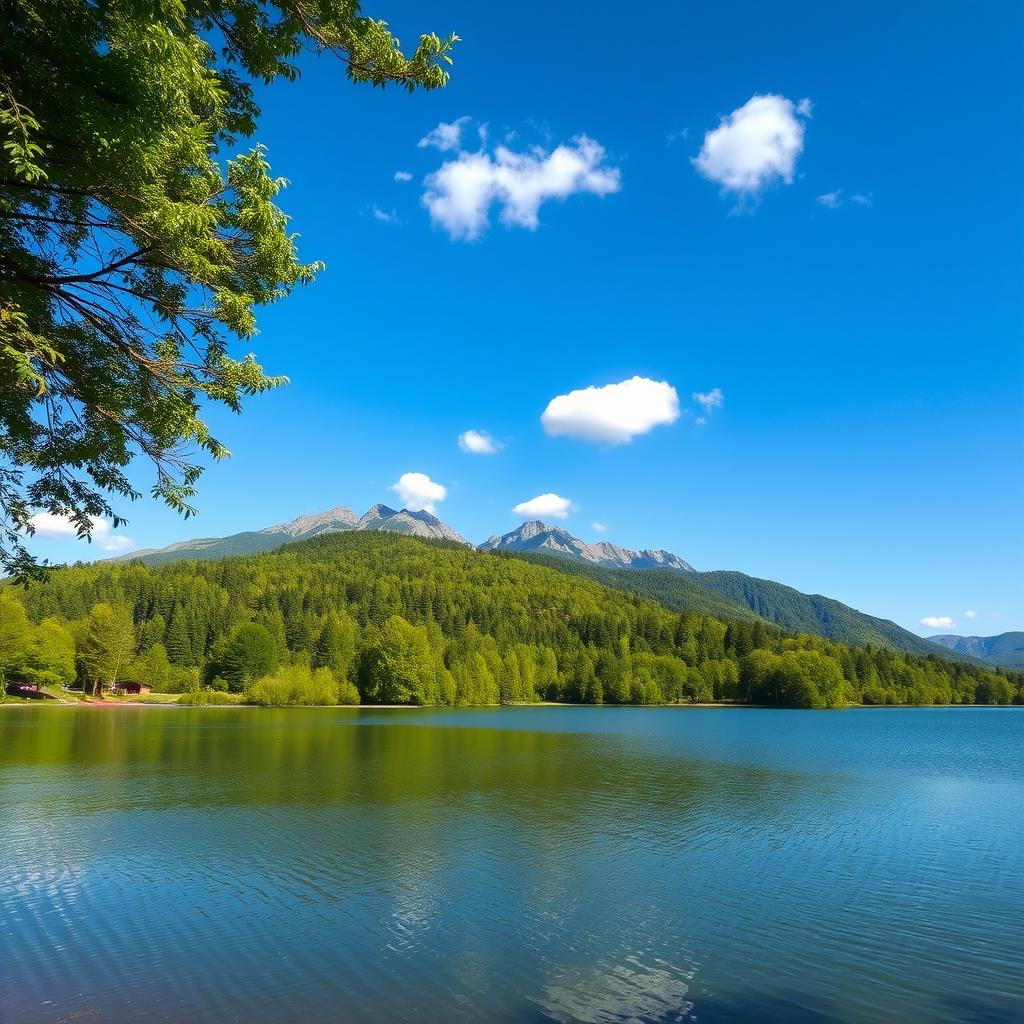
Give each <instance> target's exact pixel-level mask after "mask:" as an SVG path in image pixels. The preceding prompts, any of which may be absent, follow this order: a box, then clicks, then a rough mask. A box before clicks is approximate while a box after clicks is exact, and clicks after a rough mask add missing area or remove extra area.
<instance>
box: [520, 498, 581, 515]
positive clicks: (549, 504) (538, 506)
mask: <svg viewBox="0 0 1024 1024" xmlns="http://www.w3.org/2000/svg"><path fill="white" fill-rule="evenodd" d="M512 511H513V512H515V514H516V515H517V516H525V517H526V518H527V519H568V518H569V513H570V512H571V511H572V502H571V501H570V500H569V499H568V498H560V497H559V496H558V495H557V494H551V493H548V494H538V495H537V497H536V498H531V499H530V500H529V501H521V502H520V503H519V504H518V505H516V506H515V508H513V509H512Z"/></svg>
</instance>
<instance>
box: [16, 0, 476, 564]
mask: <svg viewBox="0 0 1024 1024" xmlns="http://www.w3.org/2000/svg"><path fill="white" fill-rule="evenodd" d="M456 40H457V37H456V36H454V35H452V36H449V37H448V38H446V39H441V38H439V37H438V36H436V35H433V34H430V35H424V36H422V37H421V38H420V40H419V43H418V44H417V46H416V48H415V49H414V50H413V51H412V53H411V54H409V55H408V56H406V55H405V54H404V53H403V52H402V49H401V46H400V43H399V41H398V40H397V39H395V38H394V37H393V36H392V35H391V33H390V31H389V30H388V27H387V25H386V24H385V23H384V22H382V21H377V20H373V19H371V18H367V17H364V16H363V15H362V14H361V11H360V6H359V4H358V3H357V2H356V0H301V2H299V0H269V2H257V0H164V2H161V3H158V4H139V3H135V2H132V0H113V2H101V3H92V2H87V0H19V2H18V3H11V4H4V5H3V7H2V11H0V143H2V150H0V510H2V518H0V566H2V567H3V568H6V569H7V570H9V571H14V572H16V573H21V574H24V573H26V572H29V571H31V569H32V568H33V563H32V560H31V559H30V558H29V556H28V554H27V553H26V551H25V547H24V543H23V540H24V534H25V533H26V532H31V529H32V527H31V516H32V514H33V512H34V511H35V510H39V509H42V510H46V511H49V512H53V513H56V514H59V515H67V516H69V517H70V518H71V520H72V522H73V523H74V524H75V527H76V528H77V530H78V532H79V535H80V536H88V535H89V533H90V531H91V527H92V523H91V518H90V517H93V516H101V515H103V516H110V515H113V516H114V518H115V526H116V525H118V524H119V522H120V518H119V517H118V516H116V515H115V513H114V510H113V508H112V507H111V501H112V500H116V498H117V497H118V496H120V497H123V498H129V499H134V498H136V497H138V493H139V492H138V491H137V490H136V488H135V487H134V485H133V484H132V482H131V481H130V479H129V477H128V472H127V471H128V468H129V464H130V463H131V461H132V459H133V458H136V457H142V458H143V459H148V460H149V461H150V462H151V463H152V464H153V466H154V467H155V484H154V485H153V488H152V490H153V494H154V496H155V497H157V498H159V499H161V500H163V501H164V502H166V503H167V504H168V505H169V506H171V507H172V508H175V509H177V510H178V511H180V512H182V513H183V514H185V515H188V514H189V513H190V512H191V511H192V509H191V506H190V504H189V501H190V499H191V498H192V497H193V495H194V484H195V481H196V479H197V477H198V475H199V473H200V467H199V465H198V461H199V457H202V456H204V455H205V456H206V457H209V458H213V459H219V458H222V457H224V456H225V455H227V454H228V451H227V448H226V447H225V446H224V444H223V443H221V442H220V441H219V440H218V439H216V438H215V437H213V436H212V435H211V434H210V431H209V429H208V428H207V425H206V424H205V422H204V421H203V418H202V406H203V403H204V402H207V401H212V402H219V403H223V404H224V405H226V406H228V407H229V408H230V409H232V410H235V411H238V410H239V409H240V407H241V404H242V401H243V399H244V398H245V397H246V396H249V395H254V394H256V393H258V392H261V391H264V390H266V389H268V388H272V387H274V386H276V385H278V384H280V383H282V382H283V381H284V378H282V377H276V376H269V375H267V374H265V373H264V371H263V369H262V367H261V366H260V365H259V363H258V362H257V361H256V359H255V357H254V356H253V355H251V354H249V355H242V356H240V357H237V356H234V355H231V354H229V345H230V344H231V343H232V342H246V341H248V340H249V339H251V338H252V337H253V335H254V334H255V333H256V318H255V309H256V307H258V306H260V305H263V304H265V303H270V302H275V301H277V300H279V299H281V298H283V297H284V296H286V295H288V294H289V292H291V291H292V289H294V288H295V287H296V286H297V285H299V284H304V283H307V282H309V281H312V279H313V277H314V275H315V274H316V272H317V270H318V269H320V264H318V263H315V262H303V261H302V260H300V259H299V255H298V250H297V244H296V236H295V235H294V234H292V233H291V232H290V231H289V227H288V218H287V217H286V216H285V214H284V213H283V212H282V210H281V209H280V208H279V207H278V205H277V198H278V194H279V193H280V191H281V189H282V188H283V187H284V186H285V182H284V181H283V180H282V179H280V178H274V177H272V175H271V173H270V167H269V164H268V163H267V158H266V154H265V152H264V150H263V148H262V147H261V146H259V145H256V146H253V147H252V148H249V149H247V150H246V149H243V148H241V147H240V146H239V142H240V140H243V139H246V138H248V137H249V136H251V135H252V134H253V132H254V131H255V129H256V123H257V117H258V115H259V108H258V106H257V103H256V93H255V89H254V83H258V82H264V83H267V82H270V81H272V80H274V79H277V78H285V79H294V78H295V77H296V76H297V74H298V67H297V61H298V58H299V57H300V56H301V55H302V53H303V52H305V51H309V50H312V51H315V52H322V53H329V54H332V55H334V56H337V57H339V58H340V59H341V60H342V61H343V62H344V63H345V65H346V69H347V75H348V78H349V79H350V80H351V81H353V82H357V83H368V84H370V85H372V86H379V87H383V86H386V85H388V84H395V85H398V86H400V87H402V88H405V89H408V90H409V91H413V90H415V89H417V88H421V89H436V88H439V87H441V86H443V85H444V84H445V82H446V81H447V76H448V73H447V71H446V70H445V65H446V64H450V63H451V58H450V56H449V51H450V50H451V48H452V46H453V45H454V43H455V42H456Z"/></svg>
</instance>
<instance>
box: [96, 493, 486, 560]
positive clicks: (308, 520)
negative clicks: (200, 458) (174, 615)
mask: <svg viewBox="0 0 1024 1024" xmlns="http://www.w3.org/2000/svg"><path fill="white" fill-rule="evenodd" d="M374 530H383V531H387V532H390V533H401V534H404V535H405V536H408V537H421V538H424V539H428V540H429V539H433V540H448V541H453V542H454V543H456V544H464V545H466V546H467V547H472V546H473V545H472V544H470V542H469V541H468V540H466V538H465V537H463V536H462V535H461V534H459V533H457V532H456V531H455V530H453V529H452V528H451V527H450V526H449V525H448V524H447V523H444V522H442V521H441V520H440V519H438V518H437V516H435V515H433V514H432V513H430V512H426V511H422V510H419V511H412V510H410V509H405V508H403V509H398V510H396V509H393V508H389V507H388V506H387V505H382V504H377V505H374V506H373V507H372V508H369V509H367V511H366V512H364V513H363V514H362V515H361V516H357V515H356V514H355V512H353V511H352V509H350V508H349V507H348V506H347V505H337V506H336V507H334V508H331V509H328V510H327V511H325V512H314V513H311V514H309V515H302V516H298V517H296V518H295V519H292V520H290V521H289V522H287V523H278V524H277V525H275V526H267V527H264V528H263V529H262V530H244V531H242V532H240V533H232V534H229V535H228V536H226V537H198V538H194V539H193V540H184V541H178V542H176V543H174V544H168V545H167V546H166V547H162V548H142V549H140V550H138V551H129V552H127V553H125V554H123V555H118V556H116V557H115V558H111V559H106V561H113V562H130V561H134V560H138V561H140V562H144V563H145V564H147V565H164V564H166V563H167V562H173V561H178V560H186V559H199V560H202V561H206V560H209V559H216V558H230V557H232V556H233V555H255V554H260V553H261V552H264V551H273V550H275V549H276V548H279V547H281V546H282V545H283V544H291V543H295V542H297V541H300V540H310V539H311V538H313V537H321V536H324V535H325V534H328V533H345V532H348V531H374Z"/></svg>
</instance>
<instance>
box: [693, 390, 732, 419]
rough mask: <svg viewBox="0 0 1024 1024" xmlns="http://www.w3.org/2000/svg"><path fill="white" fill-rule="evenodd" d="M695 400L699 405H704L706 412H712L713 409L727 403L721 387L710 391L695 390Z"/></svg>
mask: <svg viewBox="0 0 1024 1024" xmlns="http://www.w3.org/2000/svg"><path fill="white" fill-rule="evenodd" d="M693 400H694V401H695V402H696V403H697V404H698V405H702V406H704V411H705V412H706V413H708V412H711V410H712V409H721V408H722V406H723V405H725V395H724V394H723V393H722V389H721V388H712V389H711V390H710V391H694V393H693Z"/></svg>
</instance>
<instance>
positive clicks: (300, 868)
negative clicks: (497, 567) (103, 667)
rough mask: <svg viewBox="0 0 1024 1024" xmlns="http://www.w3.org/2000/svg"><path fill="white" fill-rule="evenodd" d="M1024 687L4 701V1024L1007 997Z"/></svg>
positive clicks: (781, 1007) (668, 1009) (1019, 900)
mask: <svg viewBox="0 0 1024 1024" xmlns="http://www.w3.org/2000/svg"><path fill="white" fill-rule="evenodd" d="M1022 754H1024V709H1019V708H956V709H856V710H850V711H837V712H813V711H781V710H755V709H726V708H721V709H697V708H689V709H688V708H678V709H677V708H579V707H577V708H570V707H538V708H508V709H485V710H461V711H451V710H446V711H432V710H416V709H409V710H383V709H382V710H376V711H375V710H365V709H364V710H356V709H344V708H337V709H298V708H295V709H282V710H263V709H247V708H193V709H184V708H157V707H122V708H87V707H81V708H74V707H39V706H35V705H33V706H29V705H22V706H17V707H4V708H3V709H0V947H2V948H0V1020H2V1021H3V1022H5V1024H22V1022H36V1021H44V1022H64V1021H81V1020H85V1021H90V1022H91V1021H97V1022H117V1024H121V1022H135V1021H171V1022H177V1021H182V1022H184V1021H199V1022H206V1021H210V1022H213V1021H216V1022H223V1021H244V1022H257V1024H262V1022H279V1021H289V1022H293V1021H316V1022H322V1021H344V1022H363V1021H429V1022H434V1021H439V1022H462V1021H465V1022H470V1021H472V1022H479V1021H497V1022H513V1021H516V1022H518V1021H524V1022H530V1024H540V1022H571V1021H599V1022H670V1021H700V1022H716V1021H719V1022H720V1021H749V1022H755V1021H756V1022H776V1021H777V1022H780V1024H781V1022H786V1024H804V1022H825V1021H843V1022H846V1021H849V1022H862V1021H863V1022H873V1021H879V1022H914V1021H922V1022H923V1021H966V1022H973V1024H994V1022H1003V1021H1021V1020H1024V757H1022Z"/></svg>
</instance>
